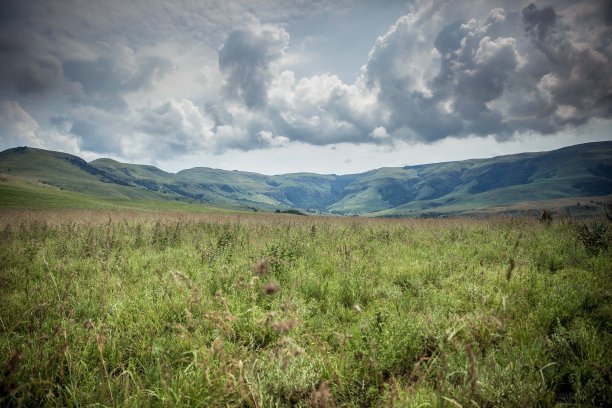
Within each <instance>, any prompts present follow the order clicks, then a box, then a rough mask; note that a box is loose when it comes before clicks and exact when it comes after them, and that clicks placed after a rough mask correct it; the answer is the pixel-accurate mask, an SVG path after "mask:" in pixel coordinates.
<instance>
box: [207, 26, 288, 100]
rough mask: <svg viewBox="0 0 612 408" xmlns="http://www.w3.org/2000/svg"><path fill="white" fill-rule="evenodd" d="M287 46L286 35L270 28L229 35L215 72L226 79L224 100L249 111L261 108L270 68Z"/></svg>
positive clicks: (269, 78)
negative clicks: (237, 101)
mask: <svg viewBox="0 0 612 408" xmlns="http://www.w3.org/2000/svg"><path fill="white" fill-rule="evenodd" d="M288 42H289V35H288V34H287V32H286V31H285V30H283V29H282V28H278V27H273V26H253V27H252V28H250V29H240V30H235V31H232V32H231V33H230V35H229V37H228V38H227V40H226V41H225V44H223V47H222V48H221V50H220V51H219V68H220V69H221V71H222V72H224V73H225V74H226V75H227V79H226V86H225V91H226V92H227V95H228V97H230V98H232V99H236V100H240V101H242V102H244V104H245V105H246V106H247V107H249V108H261V107H263V106H265V105H266V103H267V92H268V87H269V85H270V81H271V80H272V73H271V72H270V64H271V63H272V62H274V61H275V60H277V59H278V58H280V57H281V56H282V54H283V51H284V49H285V47H286V46H287V44H288Z"/></svg>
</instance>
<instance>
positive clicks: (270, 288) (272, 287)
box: [263, 282, 280, 295]
mask: <svg viewBox="0 0 612 408" xmlns="http://www.w3.org/2000/svg"><path fill="white" fill-rule="evenodd" d="M279 290H280V286H278V284H276V283H274V282H268V283H266V285H265V286H264V288H263V292H264V293H265V294H266V295H273V294H275V293H276V292H278V291H279Z"/></svg>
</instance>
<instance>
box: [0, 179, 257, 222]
mask: <svg viewBox="0 0 612 408" xmlns="http://www.w3.org/2000/svg"><path fill="white" fill-rule="evenodd" d="M49 208H57V209H90V210H110V211H141V210H144V211H155V212H169V211H174V212H190V213H191V212H193V213H236V212H240V211H243V212H251V209H248V208H244V207H243V208H239V207H232V206H229V205H228V206H225V207H221V206H218V205H212V204H200V203H188V202H185V201H170V200H152V199H146V198H142V197H141V198H121V197H99V196H95V195H92V194H85V193H77V192H73V191H66V190H62V189H61V188H59V187H56V186H51V185H47V184H44V183H41V182H39V181H35V180H30V179H26V178H23V177H15V176H11V175H8V174H2V175H0V209H5V211H6V209H27V210H41V209H42V210H44V209H49Z"/></svg>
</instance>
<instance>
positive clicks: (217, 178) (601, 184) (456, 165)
mask: <svg viewBox="0 0 612 408" xmlns="http://www.w3.org/2000/svg"><path fill="white" fill-rule="evenodd" d="M0 172H1V173H2V174H3V175H4V177H3V178H1V180H2V181H3V182H4V183H5V184H6V183H7V182H8V181H11V183H12V184H11V188H10V189H7V188H3V187H2V183H0V193H2V195H1V196H0V204H1V202H2V201H3V200H4V201H6V200H7V199H8V198H9V197H8V196H9V195H11V194H18V193H19V191H20V190H19V188H21V187H19V185H21V184H23V182H25V181H30V182H32V181H35V182H37V183H40V184H41V185H46V186H53V187H54V188H55V189H56V190H57V189H60V191H62V192H66V193H67V194H68V193H79V194H81V195H87V196H88V197H92V198H99V199H105V200H109V199H110V200H123V201H129V200H137V201H138V200H140V201H143V200H144V201H156V202H157V201H159V202H163V201H174V202H186V203H201V204H208V205H214V206H218V207H227V208H238V209H240V208H242V209H250V210H253V211H261V210H264V211H274V210H288V209H300V210H303V211H306V212H311V213H326V214H343V215H374V216H422V215H436V214H450V213H464V212H470V211H476V210H480V209H487V208H497V207H503V206H512V205H515V204H517V203H523V202H539V201H546V200H559V199H574V198H580V197H602V196H608V195H612V142H596V143H585V144H580V145H575V146H570V147H566V148H562V149H558V150H554V151H549V152H537V153H522V154H514V155H507V156H499V157H494V158H489V159H473V160H463V161H454V162H445V163H435V164H424V165H416V166H405V167H384V168H380V169H376V170H371V171H367V172H365V173H359V174H347V175H335V174H326V175H322V174H315V173H294V174H283V175H274V176H269V175H263V174H258V173H250V172H243V171H228V170H219V169H212V168H207V167H196V168H192V169H187V170H182V171H179V172H177V173H169V172H165V171H163V170H160V169H159V168H157V167H154V166H149V165H139V164H129V163H120V162H118V161H115V160H112V159H97V160H93V161H91V162H87V161H85V160H83V159H81V158H79V157H77V156H74V155H70V154H67V153H62V152H55V151H48V150H42V149H36V148H31V147H16V148H12V149H8V150H5V151H3V152H0ZM16 180H17V181H16ZM20 183H21V184H20ZM15 186H17V187H15ZM2 196H4V198H3V197H2Z"/></svg>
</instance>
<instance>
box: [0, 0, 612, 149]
mask: <svg viewBox="0 0 612 408" xmlns="http://www.w3.org/2000/svg"><path fill="white" fill-rule="evenodd" d="M307 3H308V4H306V3H304V2H301V1H298V0H296V1H295V2H294V1H290V2H283V1H280V0H278V1H276V0H275V1H272V2H270V1H268V0H266V1H264V0H261V1H259V0H257V1H242V0H240V1H238V0H237V1H231V2H223V1H221V0H219V1H217V0H213V1H210V2H205V3H199V2H191V1H189V0H185V1H184V2H181V3H178V4H177V5H176V6H173V7H168V5H167V4H165V3H163V2H156V1H154V2H147V3H146V4H145V3H143V2H140V1H134V2H130V3H129V4H128V3H125V4H124V2H117V3H115V7H103V6H101V5H98V4H94V3H92V4H91V5H87V6H85V5H82V4H80V3H73V2H72V1H71V0H67V1H56V0H47V1H46V2H42V1H37V0H34V1H31V2H25V3H23V4H21V3H16V2H12V3H10V4H9V5H7V7H5V8H3V9H2V10H0V58H2V60H3V64H1V65H0V86H2V88H3V91H2V92H3V93H2V98H6V99H7V100H8V101H5V102H3V105H2V115H3V116H2V121H3V123H2V129H0V130H1V131H2V134H1V135H0V137H1V138H2V139H1V141H2V143H3V145H6V146H8V145H10V144H11V143H18V142H20V141H22V142H23V144H25V143H30V144H32V145H34V144H38V145H40V146H50V145H52V144H54V143H55V144H56V145H58V146H60V145H62V143H64V145H66V146H71V147H70V148H71V149H73V150H74V149H80V151H95V152H99V153H104V154H111V155H116V156H120V157H125V158H129V159H133V158H146V159H150V160H152V161H154V160H156V159H171V158H175V157H180V156H182V155H187V154H194V153H197V152H202V151H206V152H213V153H222V152H224V151H226V150H228V149H241V150H251V149H260V148H281V147H283V146H287V145H289V144H291V143H293V142H297V143H306V144H312V145H333V144H337V143H352V144H364V143H367V144H376V145H384V146H386V147H393V146H396V145H397V144H396V142H399V141H405V142H424V143H433V142H436V141H438V140H441V139H445V138H449V137H457V138H465V137H471V136H481V137H486V136H490V135H493V136H494V137H495V138H497V139H498V140H509V139H512V138H514V137H515V136H516V135H517V134H524V133H530V132H534V133H540V134H549V133H556V132H559V131H561V130H563V129H565V128H566V127H568V126H570V127H571V126H581V125H584V124H587V123H589V122H590V121H591V120H593V119H603V120H609V119H610V118H611V116H612V41H611V40H610V39H611V38H612V17H611V16H612V7H611V6H610V3H609V2H608V1H605V0H591V1H587V2H579V1H570V0H568V1H564V2H558V3H555V4H554V6H541V5H539V4H540V3H537V2H536V3H535V4H527V3H524V2H521V3H517V2H516V1H512V0H494V1H487V2H484V1H481V2H461V1H452V2H451V1H444V0H441V1H433V2H431V1H424V0H422V1H421V0H416V1H414V2H410V3H409V6H408V8H407V10H408V12H407V13H406V14H405V15H403V16H399V18H397V20H396V21H395V23H394V24H392V25H391V26H390V27H389V28H388V29H387V31H386V32H385V33H384V34H383V35H381V36H380V37H379V38H378V39H371V40H372V43H373V46H372V47H371V49H370V52H369V54H368V55H364V56H363V66H362V67H361V70H360V71H359V73H358V74H357V76H356V78H355V79H354V80H352V81H347V80H346V79H344V80H342V79H341V78H340V77H339V76H338V75H336V74H335V73H334V72H326V71H325V70H320V71H317V72H313V73H312V74H309V75H307V76H303V77H298V76H297V75H296V74H295V72H298V71H299V69H294V70H293V71H292V70H291V66H290V65H291V62H288V61H289V60H291V58H289V59H287V58H285V57H286V54H287V50H289V49H291V47H294V45H295V44H294V43H295V42H296V41H295V39H293V40H292V39H291V37H290V34H289V33H291V34H292V35H294V33H295V32H299V31H300V29H304V27H299V24H298V26H292V24H294V23H295V18H296V16H299V15H317V14H324V13H329V12H330V11H334V10H335V11H338V10H339V9H343V8H347V7H348V8H350V7H354V6H355V4H357V3H351V1H348V0H347V2H342V4H338V2H335V1H330V0H320V1H317V2H307ZM43 4H47V5H48V6H47V7H42V5H43ZM296 27H297V28H296ZM302 35H303V33H302ZM322 40H324V39H322ZM359 40H362V39H359ZM294 48H296V49H299V46H298V47H294ZM177 50H179V51H177ZM329 58H334V56H333V55H329ZM293 60H295V61H298V60H299V59H297V60H296V59H295V58H293ZM293 64H295V62H293ZM294 71H295V72H294ZM49 95H51V96H49ZM37 98H38V99H37ZM42 98H48V99H46V100H43V99H42ZM29 103H31V105H29ZM23 106H38V107H39V108H38V109H35V110H32V112H36V114H35V115H34V116H32V115H30V114H29V113H28V112H26V111H25V110H24V109H23ZM41 106H42V107H43V108H40V107H41ZM40 124H42V125H40ZM43 128H44V129H43ZM47 140H48V141H49V142H47Z"/></svg>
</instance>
